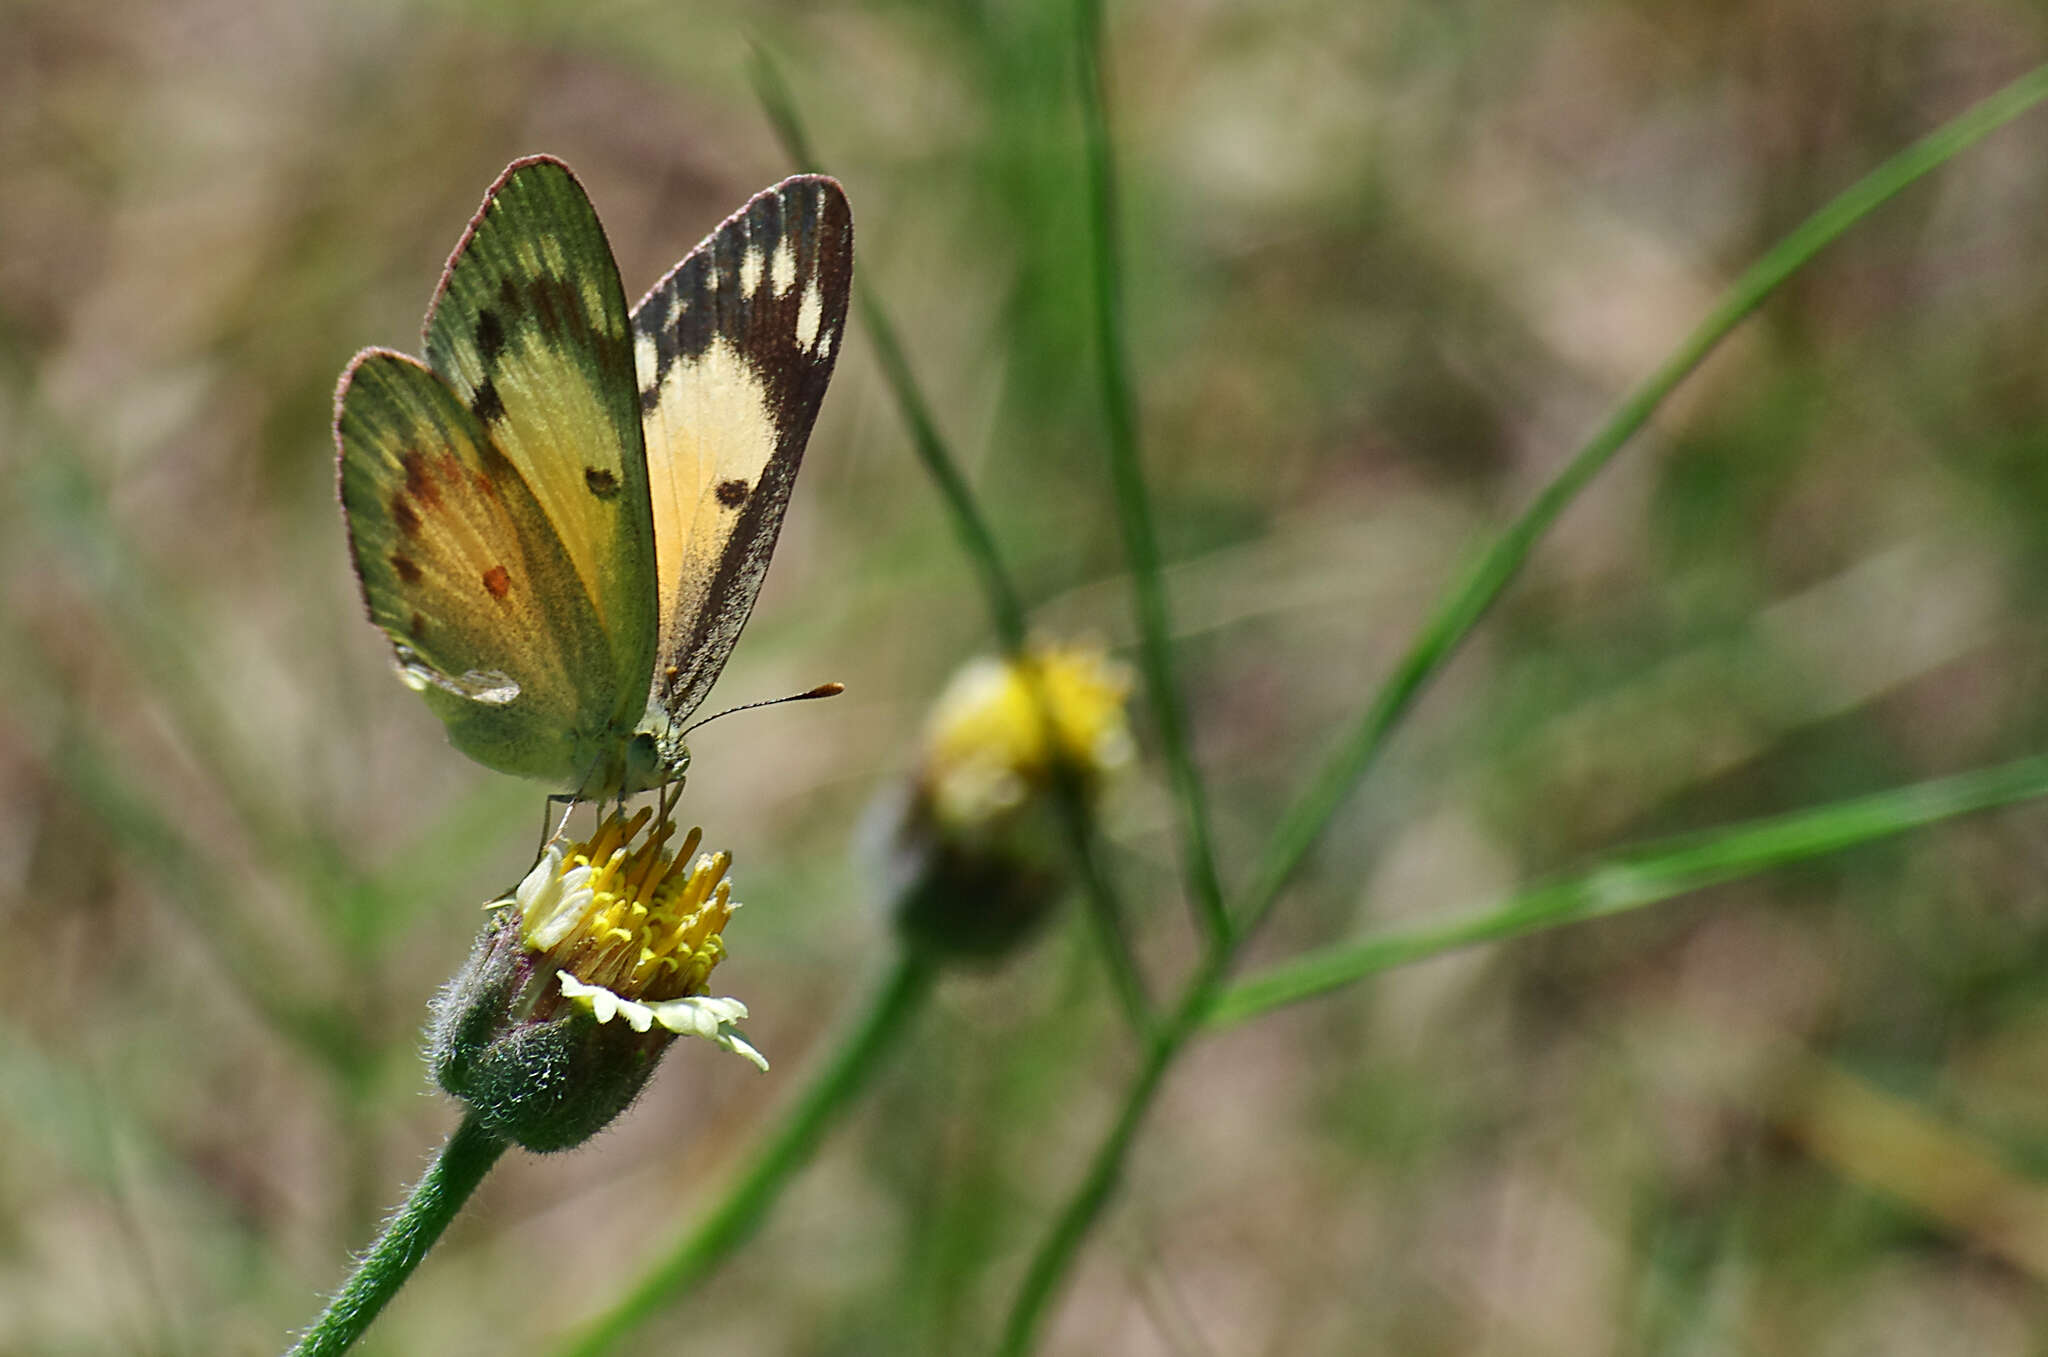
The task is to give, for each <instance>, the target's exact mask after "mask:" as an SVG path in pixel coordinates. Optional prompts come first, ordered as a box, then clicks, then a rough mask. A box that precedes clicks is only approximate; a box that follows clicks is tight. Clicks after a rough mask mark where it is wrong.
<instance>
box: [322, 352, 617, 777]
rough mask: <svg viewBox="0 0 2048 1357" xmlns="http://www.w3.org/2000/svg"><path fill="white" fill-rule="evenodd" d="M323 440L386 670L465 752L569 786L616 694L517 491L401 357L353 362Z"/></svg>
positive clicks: (434, 379) (583, 603) (548, 545)
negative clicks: (335, 457) (394, 672)
mask: <svg viewBox="0 0 2048 1357" xmlns="http://www.w3.org/2000/svg"><path fill="white" fill-rule="evenodd" d="M335 431H336V439H337V442H338V443H339V445H340V457H341V500H342V509H343V511H344V513H345V515H346V517H347V520H348V530H349V549H350V552H351V554H352V555H353V556H354V559H355V565H356V574H357V576H358V578H359V579H360V580H361V582H362V588H363V601H364V602H365V604H367V606H368V608H369V612H370V619H371V620H372V621H373V622H375V623H376V624H377V625H378V626H379V627H381V628H383V629H384V631H385V633H386V634H387V635H388V636H389V637H390V638H391V642H392V646H393V648H394V649H395V651H396V653H397V657H398V662H399V670H400V673H401V675H402V676H403V677H404V678H405V679H406V681H407V682H408V683H410V684H411V685H412V686H413V687H415V688H417V689H419V690H420V692H421V693H422V695H423V696H425V698H426V699H427V702H428V705H429V706H431V707H432V708H433V709H434V712H435V714H436V715H438V716H439V717H440V718H441V719H442V720H443V721H444V722H446V723H447V725H448V732H449V738H450V740H451V741H453V742H454V744H455V745H456V747H457V748H460V749H462V750H463V751H464V752H465V753H468V754H469V755H470V756H471V757H473V758H476V759H478V760H479V761H481V762H483V763H486V764H488V765H490V766H491V767H493V768H498V769H501V770H503V771H505V772H510V773H520V774H525V775H528V776H532V777H540V778H545V779H547V780H549V781H553V782H557V783H563V782H573V781H574V779H575V778H577V777H578V776H580V774H581V772H582V771H583V770H582V766H581V765H582V764H584V763H586V762H587V761H588V760H589V758H590V753H589V749H590V745H591V742H592V741H593V740H594V739H596V738H598V737H599V736H600V735H601V733H602V732H603V731H604V730H605V729H606V727H607V726H608V725H609V723H610V722H611V720H612V713H613V711H614V710H615V709H616V708H617V707H618V705H619V697H618V692H617V689H616V686H615V682H614V680H613V678H612V670H611V664H610V653H609V646H608V641H607V638H606V636H605V635H604V632H603V630H602V629H601V628H600V627H599V626H598V624H597V619H596V615H595V613H594V612H593V611H592V608H591V605H590V600H589V597H588V595H587V594H586V593H585V592H584V590H583V587H582V585H581V583H580V581H579V580H578V579H577V576H576V573H575V570H574V567H573V566H571V564H570V562H569V559H568V556H567V554H566V552H565V551H564V548H563V545H562V542H561V540H560V538H559V537H558V536H557V535H556V533H555V531H554V530H553V528H552V527H550V526H549V523H548V519H547V515H546V513H545V511H544V510H543V509H542V508H541V506H540V505H539V503H537V502H536V500H535V499H534V497H533V495H532V493H531V492H530V491H529V490H528V489H527V486H526V482H525V481H524V480H523V479H522V478H521V476H520V475H519V473H518V471H517V470H515V469H514V468H513V467H512V465H511V463H509V462H508V461H507V460H506V459H505V457H504V456H503V455H502V454H500V453H499V452H498V451H497V450H496V449H495V448H494V447H493V446H492V443H491V441H490V438H489V436H488V434H487V433H486V431H485V428H484V426H483V423H482V421H480V420H478V419H477V417H476V416H475V415H474V414H473V413H472V412H471V411H470V410H469V408H468V407H466V406H465V405H464V404H463V403H462V402H461V401H460V400H458V399H457V397H456V394H455V392H454V391H452V390H451V389H450V388H449V386H448V384H447V383H446V382H444V381H442V380H441V378H440V377H439V376H437V375H436V374H434V373H433V372H430V371H428V370H427V369H426V368H425V367H423V366H422V365H421V364H420V363H419V362H418V360H416V359H413V358H409V357H406V356H405V355H403V354H397V353H391V352H388V351H384V350H375V349H372V350H366V351H365V352H363V353H362V354H359V355H358V356H357V358H356V360H355V362H354V363H352V364H350V366H349V369H348V371H347V372H346V373H344V374H343V376H342V381H341V390H340V392H339V394H338V396H337V398H336V416H335ZM593 675H594V676H595V678H594V680H593V677H592V676H593Z"/></svg>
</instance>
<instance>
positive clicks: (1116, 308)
mask: <svg viewBox="0 0 2048 1357" xmlns="http://www.w3.org/2000/svg"><path fill="white" fill-rule="evenodd" d="M1075 57H1076V61H1077V64H1078V66H1079V68H1080V70H1079V75H1080V86H1081V91H1080V92H1081V126H1082V136H1083V140H1084V141H1085V143H1086V146H1087V156H1088V221H1089V254H1090V261H1091V264H1092V266H1093V267H1092V274H1093V284H1094V286H1093V294H1092V295H1093V301H1094V304H1095V358H1096V364H1097V367H1098V369H1099V372H1100V376H1101V379H1102V407H1103V416H1104V419H1105V421H1106V422H1107V424H1108V426H1109V427H1108V433H1109V470H1110V480H1111V482H1112V483H1113V484H1114V486H1115V488H1116V507H1117V519H1118V522H1119V523H1120V525H1121V526H1122V528H1123V539H1124V555H1125V558H1126V559H1127V560H1128V561H1129V562H1130V568H1131V591H1132V600H1133V603H1134V605H1135V608H1136V612H1137V623H1138V640H1139V647H1138V651H1139V655H1140V657H1141V666H1142V668H1143V670H1144V674H1145V688H1146V691H1147V692H1148V693H1149V694H1150V696H1151V700H1152V712H1153V718H1154V719H1155V720H1157V721H1158V722H1159V742H1160V748H1161V751H1162V753H1163V754H1164V755H1165V758H1166V766H1167V771H1168V774H1169V775H1170V776H1171V778H1172V781H1173V792H1174V799H1175V801H1176V802H1178V804H1179V809H1180V831H1181V859H1182V862H1183V863H1184V864H1185V867H1186V871H1187V874H1188V888H1189V893H1190V896H1191V898H1192V900H1193V903H1194V906H1195V913H1196V917H1197V919H1198V921H1199V922H1200V923H1201V925H1202V927H1203V929H1204V930H1205V931H1206V932H1207V934H1208V936H1209V940H1210V943H1211V945H1212V946H1220V945H1222V944H1223V943H1224V941H1225V940H1227V939H1228V938H1229V936H1230V916H1229V914H1228V913H1227V912H1226V911H1225V909H1224V906H1223V882H1222V879H1221V878H1220V877H1219V876H1218V875H1217V871H1216V852H1215V848H1214V846H1213V844H1212V842H1211V837H1210V833H1209V807H1208V797H1207V794H1206V793H1205V792H1204V790H1203V788H1202V776H1201V772H1200V770H1199V769H1197V768H1196V767H1195V759H1194V752H1193V740H1192V739H1191V738H1190V736H1189V733H1188V723H1187V707H1186V704H1185V702H1183V700H1182V698H1181V692H1180V682H1179V679H1178V677H1177V675H1176V674H1175V671H1174V664H1173V624H1172V621H1171V618H1170V617H1169V610H1168V607H1167V602H1166V585H1165V583H1164V581H1163V580H1162V579H1161V578H1160V573H1159V538H1158V534H1157V532H1155V531H1154V529H1153V525H1152V502H1151V495H1150V492H1148V491H1147V489H1146V487H1145V470H1144V466H1143V464H1142V463H1141V462H1140V460H1139V454H1138V412H1137V401H1136V399H1135V397H1134V396H1133V395H1132V392H1131V376H1130V368H1129V363H1128V360H1127V358H1126V355H1125V344H1124V304H1123V266H1122V262H1121V258H1120V255H1119V252H1118V248H1117V204H1116V158H1115V147H1114V146H1113V145H1112V143H1111V141H1110V135H1109V113H1108V108H1107V100H1106V99H1105V97H1104V91H1103V74H1102V5H1101V0H1080V5H1079V24H1078V32H1077V35H1076V42H1075Z"/></svg>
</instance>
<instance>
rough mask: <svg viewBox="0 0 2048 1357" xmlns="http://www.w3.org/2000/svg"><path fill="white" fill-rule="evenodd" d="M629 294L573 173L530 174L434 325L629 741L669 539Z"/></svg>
mask: <svg viewBox="0 0 2048 1357" xmlns="http://www.w3.org/2000/svg"><path fill="white" fill-rule="evenodd" d="M629 334H630V331H629V319H628V315H627V311H626V299H625V291H624V288H623V287H622V286H621V284H620V282H619V272H618V266H617V264H615V263H614V262H613V260H612V252H611V246H610V245H609V244H608V243H607V241H606V239H605V234H604V228H603V227H602V226H601V225H599V223H598V220H597V214H596V212H595V211H593V210H592V208H591V206H590V200H589V199H588V198H587V197H586V196H585V195H584V192H583V189H582V186H581V185H579V184H578V183H577V182H576V179H575V177H574V176H573V175H571V174H570V172H569V169H568V167H567V166H565V165H563V164H562V163H561V162H560V161H558V160H554V159H552V158H549V157H545V156H536V157H532V158H529V159H526V160H520V161H515V162H514V163H513V164H512V165H511V166H510V167H509V168H508V169H507V170H506V171H505V173H504V174H503V175H501V176H500V177H499V179H498V182H497V183H496V184H495V185H493V186H492V188H491V190H490V192H489V193H488V194H487V195H486V196H485V199H484V205H483V207H482V208H481V209H480V210H479V211H478V212H477V215H476V217H475V219H474V220H473V221H472V222H471V223H470V226H469V230H468V232H467V233H466V234H465V235H464V236H463V238H462V242H461V243H460V244H459V245H457V246H456V249H455V253H454V255H453V256H452V257H451V258H450V259H449V261H448V269H447V272H446V273H445V274H444V275H443V277H442V280H441V287H440V290H439V291H438V292H437V293H436V294H435V298H434V303H433V306H432V308H431V309H430V310H429V311H428V313H427V324H426V354H427V362H428V364H429V365H430V366H431V367H432V368H433V369H434V371H435V372H436V373H438V374H439V375H440V376H441V377H443V378H444V379H446V381H447V382H448V384H449V386H450V387H452V388H453V390H454V393H455V394H456V396H457V397H459V398H460V400H461V401H462V403H463V404H464V405H465V406H466V407H467V408H468V410H469V411H470V413H471V414H473V415H474V416H475V418H476V420H477V422H478V423H479V424H480V425H481V426H482V428H483V431H484V432H485V433H486V434H487V435H488V438H489V441H490V443H491V445H492V446H494V447H495V448H496V449H497V450H498V451H500V452H501V453H502V454H503V455H504V457H505V459H506V460H507V461H509V462H510V463H511V464H512V466H513V467H514V468H515V469H516V470H517V472H518V474H519V476H520V477H521V478H522V479H523V481H524V482H525V484H526V486H527V487H528V488H529V489H530V490H531V493H532V497H533V499H534V501H535V502H536V503H537V504H538V506H539V509H540V512H541V514H542V515H543V517H544V518H545V519H546V521H547V522H548V523H550V524H552V525H553V528H554V532H555V534H556V536H557V537H558V538H559V541H560V543H561V547H562V550H563V551H564V552H565V553H566V556H567V559H568V561H569V563H570V565H571V566H572V567H573V570H574V574H575V576H576V578H577V579H578V580H580V581H581V583H582V586H583V590H584V594H585V597H586V598H587V600H588V603H589V605H591V606H592V607H593V608H594V609H595V612H594V619H595V622H596V624H597V625H598V627H599V628H600V629H601V631H602V632H603V634H604V637H605V640H606V642H607V649H608V658H607V659H606V660H605V662H604V663H603V664H602V665H601V666H600V667H599V668H598V669H597V670H595V671H591V672H588V673H585V674H583V675H578V676H576V678H577V681H578V682H579V683H582V684H584V685H586V686H589V685H599V686H603V687H605V688H606V689H607V691H608V692H609V695H610V696H611V697H612V698H613V699H614V701H615V703H616V706H615V708H614V710H613V711H612V712H610V713H608V720H609V728H611V729H612V730H615V731H616V730H625V731H630V730H631V729H632V727H633V724H634V723H635V722H636V721H637V720H638V719H639V718H640V716H641V713H642V711H643V710H644V706H645V702H646V698H647V687H648V679H649V675H650V674H651V672H652V669H653V662H654V659H653V657H654V626H655V611H654V610H655V574H654V536H653V533H654V529H653V524H652V523H651V521H650V519H649V512H648V497H647V463H646V455H645V452H644V446H643V443H642V435H641V421H640V410H639V404H638V400H637V395H636V392H637V382H636V377H635V372H634V365H633V347H632V341H631V339H630V337H629Z"/></svg>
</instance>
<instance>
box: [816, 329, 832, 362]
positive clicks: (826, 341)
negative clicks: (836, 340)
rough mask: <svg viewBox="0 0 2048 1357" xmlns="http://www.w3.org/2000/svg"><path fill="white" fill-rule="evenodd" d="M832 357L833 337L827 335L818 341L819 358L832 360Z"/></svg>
mask: <svg viewBox="0 0 2048 1357" xmlns="http://www.w3.org/2000/svg"><path fill="white" fill-rule="evenodd" d="M831 356H832V336H831V335H829V334H828V335H826V336H825V337H824V338H822V339H820V340H819V341H818V357H820V358H830V357H831Z"/></svg>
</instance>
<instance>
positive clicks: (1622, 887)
mask: <svg viewBox="0 0 2048 1357" xmlns="http://www.w3.org/2000/svg"><path fill="white" fill-rule="evenodd" d="M2039 796H2048V759H2044V758H2030V759H2021V760H2019V761H2018V762H2015V763H2008V764H2003V765H2000V766H1999V767H1996V768H1984V769H1980V770H1977V771H1975V772H1969V773H1962V774H1958V775H1957V776H1955V777H1948V778H1939V779H1936V780H1934V781H1930V782H1918V783H1914V784H1913V785H1911V786H1907V787H1899V788H1896V789H1894V790H1892V791H1888V792H1880V793H1877V794H1876V795H1873V796H1863V797H1857V798H1855V799H1853V800H1848V801H1838V802H1835V803H1833V804H1831V805H1825V806H1818V807H1814V808H1812V809H1808V810H1801V811H1795V812H1792V813H1791V814H1788V815H1779V816H1775V817H1772V818H1770V819H1766V820H1755V821H1751V822H1749V823H1746V824H1738V825H1729V826H1724V827H1722V828H1720V829H1715V830H1709V831H1703V832H1701V833H1696V834H1687V835H1684V836H1682V837H1679V838H1675V839H1667V840H1664V841H1662V842H1658V843H1652V844H1646V845H1644V846H1642V847H1640V848H1636V849H1632V850H1630V851H1628V852H1625V853H1621V854H1618V855H1616V856H1614V857H1612V858H1609V859H1608V860H1606V861H1605V862H1602V863H1600V864H1599V865H1597V866H1595V867H1592V868H1590V869H1589V870H1587V871H1584V872H1581V873H1579V874H1578V875H1576V876H1573V877H1571V878H1569V879H1567V880H1564V881H1557V882H1552V883H1549V884H1547V885H1542V886H1534V887H1530V888H1529V889H1527V890H1522V891H1517V892H1515V893H1514V894H1513V895H1510V896H1509V897H1508V898H1507V899H1506V900H1504V901H1502V902H1501V903H1500V904H1498V905H1496V906H1494V907H1493V908H1491V909H1488V910H1485V911H1483V912H1481V913H1478V914H1473V915H1468V916H1465V917H1462V918H1458V919H1454V920H1452V921H1450V922H1448V923H1438V924H1430V925H1428V926H1426V927H1423V928H1416V929H1406V930H1402V931H1400V932H1392V933H1386V934H1382V935H1380V936H1378V937H1368V938H1360V939H1356V940H1354V941H1351V942H1345V943H1339V944H1337V945H1335V946H1331V947H1325V948H1322V949H1320V950H1318V951H1314V952H1310V953H1308V954H1306V955H1304V956H1299V957H1296V958H1294V959H1293V960H1291V961H1285V962H1282V963H1280V964H1279V965H1276V966H1273V967H1271V968H1270V969H1268V970H1266V971H1263V972H1261V973H1259V974H1258V975H1254V976H1251V977H1249V978H1247V979H1244V980H1241V981H1238V982H1237V983H1236V984H1233V985H1231V986H1230V987H1229V988H1228V989H1226V990H1224V991H1223V992H1222V993H1221V994H1219V995H1218V996H1217V999H1216V1002H1215V1004H1214V1005H1213V1006H1212V1007H1211V1008H1210V1009H1209V1011H1208V1013H1207V1014H1205V1015H1204V1021H1205V1022H1206V1023H1207V1024H1208V1025H1209V1026H1212V1027H1225V1026H1230V1025H1232V1024H1235V1023H1240V1022H1244V1021H1247V1020H1248V1019H1251V1018H1256V1017H1258V1016H1259V1015H1260V1014H1262V1013H1269V1012H1271V1011H1272V1010H1274V1009H1276V1008H1280V1007H1283V1006H1285V1005H1287V1004H1293V1003H1299V1002H1300V1001H1302V1000H1304V999H1313V998H1316V997H1317V996H1319V995H1324V994H1328V993H1330V992H1332V991H1333V990H1337V989H1340V988H1342V987H1344V986H1346V985H1349V984H1351V983H1353V982H1354V981H1357V980H1362V979H1364V978H1365V977H1367V976H1370V975H1377V974H1379V973H1380V972H1382V971H1387V970H1392V969H1394V968H1395V967H1397V966H1406V965H1408V964H1410V963H1411V962H1416V961H1424V960H1427V959H1428V958H1430V957H1434V956H1441V955H1442V954H1444V953H1445V952H1451V951H1456V950H1458V949H1460V948H1464V947H1472V946H1475V945H1477V944H1479V943H1483V942H1497V941H1501V940H1503V939H1507V938H1518V937H1522V936H1523V935H1525V934H1529V933H1537V932H1543V931H1546V930H1549V929H1552V928H1559V927H1562V926H1564V925H1566V924H1571V923H1577V922H1580V921H1581V920H1585V919H1601V918H1605V917H1607V916H1608V915H1610V914H1622V913H1626V912H1628V911H1630V910H1636V909H1641V908H1643V907H1644V906H1646V905H1654V904H1658V903H1660V902H1662V901H1665V900H1669V899H1672V898H1674V897H1675V896H1680V895H1689V894H1691V893H1692V892H1694V891H1699V890H1704V889H1706V888H1707V887H1709V886H1715V885H1720V884H1722V883H1724V882H1728V881H1738V880H1741V879H1743V878H1745V877H1752V876H1757V875H1759V874H1761V873H1763V872H1766V871H1770V870H1773V869H1775V868H1779V867H1784V866H1788V865H1790V864H1792V863H1796V862H1804V861H1806V860H1808V859H1810V858H1817V857H1822V856H1825V855H1827V854H1830V853H1839V852H1841V851H1843V850H1844V849H1848V848H1853V847H1855V846H1857V845H1858V844H1865V843H1871V842H1874V841H1876V840H1879V839H1884V838H1889V837H1890V836H1892V835H1894V834H1902V833H1904V832H1906V831H1907V830H1910V829H1918V828H1921V827H1922V826H1925V825H1931V824H1937V823H1939V822H1940V821H1942V820H1947V819H1952V818H1954V817H1956V816H1958V815H1967V814H1969V813H1971V812H1972V811H1981V810H1988V809H1990V808H1992V807H1995V806H2004V805H2010V804H2012V803H2013V802H2017V801H2025V800H2028V799H2030V798H2033V797H2039Z"/></svg>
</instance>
